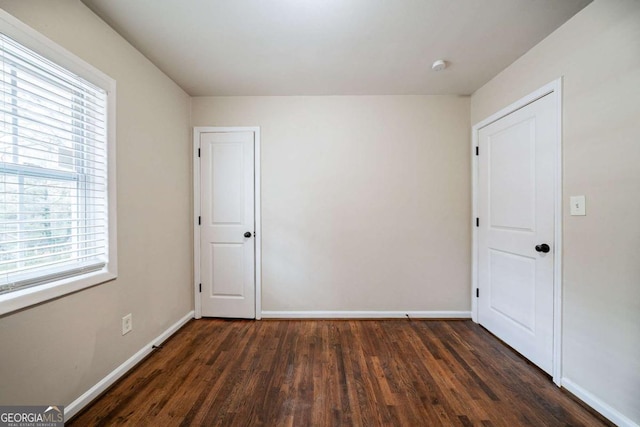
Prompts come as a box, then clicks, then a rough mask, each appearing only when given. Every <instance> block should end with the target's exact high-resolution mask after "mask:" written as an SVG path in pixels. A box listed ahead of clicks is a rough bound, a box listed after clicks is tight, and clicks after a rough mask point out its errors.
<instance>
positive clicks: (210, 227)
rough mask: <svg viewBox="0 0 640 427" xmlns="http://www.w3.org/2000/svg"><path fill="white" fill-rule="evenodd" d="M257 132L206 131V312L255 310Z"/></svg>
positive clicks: (251, 314)
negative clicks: (255, 160)
mask: <svg viewBox="0 0 640 427" xmlns="http://www.w3.org/2000/svg"><path fill="white" fill-rule="evenodd" d="M254 155H255V146H254V133H253V132H248V131H247V132H210V133H202V134H201V135H200V192H201V195H200V212H201V225H200V279H201V282H202V294H201V298H200V300H201V310H202V315H203V316H210V317H233V318H246V319H253V318H255V317H256V312H255V249H256V247H255V238H254V235H255V207H254V200H255V199H254V191H255V188H254Z"/></svg>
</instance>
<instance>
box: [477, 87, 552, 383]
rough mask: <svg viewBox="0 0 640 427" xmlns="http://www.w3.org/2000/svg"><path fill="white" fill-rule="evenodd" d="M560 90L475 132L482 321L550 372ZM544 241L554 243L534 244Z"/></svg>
mask: <svg viewBox="0 0 640 427" xmlns="http://www.w3.org/2000/svg"><path fill="white" fill-rule="evenodd" d="M555 96H556V94H555V93H552V94H549V95H546V96H544V97H542V98H540V99H538V100H537V101H535V102H533V103H531V104H529V105H527V106H525V107H523V108H521V109H519V110H517V111H515V112H513V113H511V114H509V115H507V116H505V117H503V118H502V119H500V120H498V121H496V122H493V123H491V124H490V125H488V126H486V127H484V128H482V129H480V131H479V133H478V143H479V145H480V156H479V159H478V173H479V176H478V178H479V179H478V212H479V216H480V227H479V229H478V251H479V252H478V287H479V289H480V296H479V300H478V321H479V323H480V324H482V325H483V326H485V327H486V328H487V329H488V330H490V331H491V332H492V333H494V334H495V335H496V336H498V337H499V338H500V339H502V340H503V341H505V342H506V343H507V344H509V345H510V346H512V347H513V348H514V349H515V350H517V351H519V352H520V353H522V355H524V356H525V357H527V358H528V359H529V360H531V361H532V362H533V363H535V364H536V365H538V366H539V367H540V368H542V369H543V370H545V371H546V372H548V373H551V369H552V359H553V286H554V284H553V268H554V266H553V246H554V242H553V239H554V197H555V196H554V191H555V178H554V177H555V170H554V153H555V150H556V144H557V143H558V141H557V133H556V129H557V114H556V110H555V108H556V107H555V106H556V102H555ZM483 218H487V220H483ZM542 243H547V244H548V245H549V246H550V247H551V251H550V252H548V253H541V252H537V251H536V249H535V247H536V245H539V244H542Z"/></svg>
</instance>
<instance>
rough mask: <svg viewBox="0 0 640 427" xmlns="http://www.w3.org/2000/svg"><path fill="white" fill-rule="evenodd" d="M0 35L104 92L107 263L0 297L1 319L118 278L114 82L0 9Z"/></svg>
mask: <svg viewBox="0 0 640 427" xmlns="http://www.w3.org/2000/svg"><path fill="white" fill-rule="evenodd" d="M0 32H2V33H4V34H5V35H7V36H9V37H11V38H12V39H14V40H15V41H17V42H18V43H20V44H22V45H24V46H25V47H28V48H29V49H31V50H33V51H34V52H37V53H38V54H40V55H42V56H43V57H45V58H47V59H48V60H50V61H52V62H54V63H56V64H58V65H59V66H61V67H63V68H65V69H67V70H68V71H70V72H72V73H74V74H76V75H78V76H80V77H82V78H83V79H85V80H87V81H88V82H90V83H92V84H94V85H96V86H98V87H100V88H102V89H103V90H105V91H106V92H107V117H106V119H107V128H106V131H107V150H106V152H107V153H106V154H107V200H106V203H107V210H108V213H107V233H108V242H107V262H106V264H105V266H104V267H103V268H102V269H99V270H96V271H91V272H88V273H83V274H78V275H75V276H72V277H67V278H62V279H56V280H52V281H50V282H45V283H43V284H39V285H35V286H30V287H26V288H23V289H18V290H15V291H13V292H9V293H6V294H1V295H0V316H1V315H4V314H7V313H11V312H14V311H17V310H21V309H24V308H27V307H30V306H33V305H36V304H40V303H43V302H45V301H49V300H52V299H56V298H60V297H62V296H64V295H68V294H70V293H73V292H77V291H80V290H82V289H86V288H89V287H92V286H95V285H99V284H101V283H105V282H108V281H111V280H114V279H116V278H117V276H118V256H117V221H116V212H117V206H116V202H117V199H116V81H115V80H114V79H112V78H111V77H109V76H108V75H106V74H105V73H103V72H102V71H100V70H98V69H97V68H95V67H94V66H92V65H90V64H89V63H87V62H85V61H84V60H82V59H80V58H79V57H77V56H76V55H74V54H72V53H71V52H69V51H68V50H66V49H65V48H63V47H62V46H60V45H58V44H57V43H55V42H53V41H52V40H50V39H49V38H47V37H46V36H44V35H42V34H41V33H39V32H37V31H36V30H34V29H32V28H31V27H29V26H27V25H26V24H24V23H23V22H21V21H19V20H18V19H16V18H15V17H13V16H12V15H10V14H9V13H7V12H6V11H4V10H2V9H0Z"/></svg>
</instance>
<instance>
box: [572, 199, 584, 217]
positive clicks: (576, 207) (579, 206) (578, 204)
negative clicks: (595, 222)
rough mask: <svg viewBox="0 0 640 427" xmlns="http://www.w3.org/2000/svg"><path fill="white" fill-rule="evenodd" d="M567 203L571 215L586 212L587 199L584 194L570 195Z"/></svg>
mask: <svg viewBox="0 0 640 427" xmlns="http://www.w3.org/2000/svg"><path fill="white" fill-rule="evenodd" d="M569 203H570V204H571V215H580V216H582V215H586V214H587V201H586V199H585V197H584V196H571V197H570V198H569Z"/></svg>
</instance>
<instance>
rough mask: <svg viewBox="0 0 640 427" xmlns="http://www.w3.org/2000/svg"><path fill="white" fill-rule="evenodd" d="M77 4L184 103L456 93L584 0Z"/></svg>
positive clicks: (92, 0)
mask: <svg viewBox="0 0 640 427" xmlns="http://www.w3.org/2000/svg"><path fill="white" fill-rule="evenodd" d="M82 1H83V2H84V3H85V4H86V5H88V6H89V7H90V8H91V9H92V10H94V11H95V12H96V13H97V14H98V15H100V16H101V17H102V18H103V19H104V20H105V21H106V22H107V23H109V24H110V25H111V26H112V27H113V28H115V29H116V30H117V31H118V32H119V33H120V34H122V35H123V36H124V37H125V38H126V39H127V40H129V42H130V43H131V44H133V45H134V46H135V47H136V48H137V49H138V50H140V51H141V52H142V53H143V54H144V55H146V56H147V57H148V58H149V59H150V60H151V61H152V62H154V63H155V64H156V65H157V66H158V67H159V68H160V69H162V70H163V71H164V72H165V73H166V74H167V75H169V76H170V77H171V78H172V79H173V80H174V81H175V82H176V83H178V84H179V85H180V86H181V87H182V88H183V89H184V90H185V91H187V92H188V93H189V94H190V95H192V96H204V95H391V94H461V95H467V94H471V93H473V92H474V91H475V90H476V89H478V88H480V87H481V86H482V85H483V84H484V83H486V82H487V81H488V80H489V79H491V78H492V77H493V76H495V75H496V74H498V73H499V72H500V71H501V70H503V69H504V68H505V67H507V66H508V65H509V64H511V63H512V62H513V61H514V60H515V59H516V58H518V57H519V56H521V55H522V54H524V53H525V52H526V51H527V50H529V49H530V48H531V47H533V46H535V45H536V44H537V43H538V42H539V41H540V40H542V39H543V38H544V37H546V36H547V35H548V34H550V33H551V32H553V30H555V29H556V28H558V27H559V26H560V25H562V24H563V23H564V22H565V21H567V20H568V19H569V18H570V17H571V16H573V15H574V14H576V13H577V12H578V11H579V10H580V9H582V8H583V7H584V6H586V5H587V4H588V3H590V2H591V0H393V1H392V0H263V1H258V0H82ZM440 58H442V59H445V60H447V61H448V62H449V63H450V67H449V68H447V69H446V70H444V71H441V72H439V73H434V72H432V71H431V64H432V62H433V61H434V60H436V59H440Z"/></svg>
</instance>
